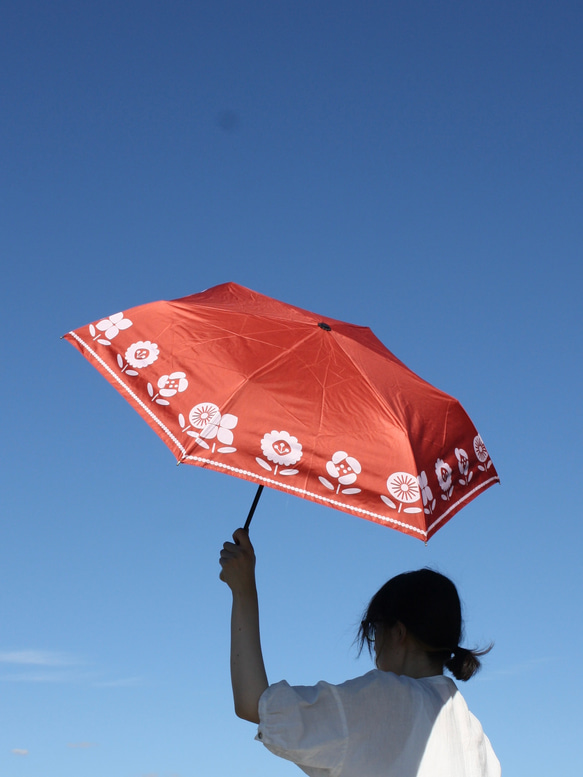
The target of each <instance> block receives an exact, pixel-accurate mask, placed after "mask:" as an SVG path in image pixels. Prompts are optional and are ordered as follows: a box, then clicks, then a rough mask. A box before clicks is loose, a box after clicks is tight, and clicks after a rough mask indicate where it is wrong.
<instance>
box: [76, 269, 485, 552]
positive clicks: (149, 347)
mask: <svg viewBox="0 0 583 777" xmlns="http://www.w3.org/2000/svg"><path fill="white" fill-rule="evenodd" d="M65 338H66V339H67V340H69V342H70V343H72V344H73V345H74V346H76V347H77V348H78V349H79V350H80V351H81V353H82V354H83V355H84V356H85V357H86V358H87V359H88V360H89V361H90V362H91V363H92V364H93V365H94V366H95V367H96V368H97V369H98V370H99V371H100V372H101V374H102V375H103V376H104V377H105V378H106V379H107V380H108V381H109V382H110V383H111V384H112V386H114V388H116V389H117V390H118V391H119V392H120V393H121V394H122V395H123V396H124V397H125V398H126V399H127V400H128V402H129V403H130V404H131V405H132V406H133V407H134V408H135V409H136V410H137V411H138V413H139V414H140V415H141V416H142V418H143V419H144V420H145V421H146V422H147V423H148V424H149V425H150V426H151V427H152V429H153V430H154V431H155V432H156V434H158V436H159V437H160V438H161V439H162V440H163V441H164V442H165V443H166V445H167V446H168V447H169V448H170V449H171V450H172V452H173V453H174V455H175V456H176V458H177V459H178V461H179V462H185V463H188V464H196V465H197V466H201V467H210V468H212V469H215V470H218V471H221V472H225V473H228V474H230V475H235V476H237V477H240V478H245V479H247V480H250V481H253V482H255V483H257V484H260V485H266V486H269V487H271V488H276V489H280V490H281V491H286V492H288V493H291V494H295V495H296V496H300V497H303V498H306V499H310V500H313V501H314V502H318V503H320V504H324V505H328V506H330V507H334V508H336V509H338V510H342V511H344V512H347V513H351V514H353V515H357V516H360V517H361V518H366V519H368V520H371V521H375V522H376V523H379V524H382V525H385V526H390V527H392V528H394V529H398V530H400V531H403V532H405V533H407V534H410V535H412V536H414V537H418V538H419V539H422V540H427V539H428V538H429V537H431V535H432V534H434V533H435V532H436V531H437V530H438V529H439V528H440V527H441V526H443V525H444V524H445V523H446V522H447V521H448V520H449V519H450V518H451V517H452V516H453V515H454V514H455V513H456V512H457V511H458V510H460V508H461V507H463V506H464V505H465V504H467V503H468V502H469V501H470V500H472V499H473V498H474V497H476V496H477V495H478V494H479V493H480V492H481V491H483V490H484V489H485V488H488V487H489V486H491V485H493V484H494V483H496V482H497V481H498V480H499V478H498V475H497V473H496V470H495V468H494V466H493V465H492V461H491V459H490V457H489V455H488V451H487V449H486V446H485V445H484V442H483V440H482V438H481V436H480V435H479V434H478V432H477V431H476V429H475V427H474V425H473V424H472V422H471V420H470V419H469V417H468V415H467V414H466V412H465V411H464V409H463V408H462V406H461V405H460V404H459V402H458V401H457V400H455V399H454V398H453V397H451V396H449V395H447V394H445V393H443V392H442V391H439V390H438V389H436V388H434V387H433V386H431V385H430V384H429V383H427V382H426V381H424V380H422V379H421V378H420V377H419V376H418V375H416V374H415V373H413V372H412V371H411V370H410V369H408V367H406V366H405V365H404V364H403V363H402V362H401V361H399V359H397V358H396V357H395V356H394V355H393V354H392V353H391V352H390V351H389V350H387V348H385V346H384V345H383V344H382V343H381V342H380V340H378V339H377V338H376V337H375V335H374V334H373V333H372V331H371V330H370V329H368V328H366V327H361V326H355V325H353V324H348V323H344V322H342V321H337V320H335V319H332V318H327V317H325V316H319V315H316V314H315V313H311V312H309V311H307V310H303V309H301V308H298V307H294V306H293V305H289V304H286V303H284V302H280V301H278V300H275V299H272V298H270V297H266V296H264V295H262V294H258V293H257V292H254V291H251V290H250V289H246V288H244V287H242V286H239V285H237V284H235V283H225V284H222V285H220V286H215V287H213V288H211V289H208V290H206V291H203V292H201V293H200V294H193V295H191V296H189V297H183V298H182V299H177V300H173V301H170V302H168V301H160V302H152V303H149V304H146V305H141V306H138V307H135V308H132V309H130V310H126V311H123V312H119V313H116V314H114V315H112V316H109V317H107V318H104V319H101V320H99V321H96V322H94V323H92V324H89V325H88V326H84V327H82V328H80V329H77V330H75V331H71V332H69V333H68V334H66V335H65Z"/></svg>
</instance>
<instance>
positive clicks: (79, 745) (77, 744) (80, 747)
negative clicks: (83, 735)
mask: <svg viewBox="0 0 583 777" xmlns="http://www.w3.org/2000/svg"><path fill="white" fill-rule="evenodd" d="M67 747H71V748H73V749H78V750H86V749H87V748H89V747H97V745H96V743H95V742H69V744H68V745H67Z"/></svg>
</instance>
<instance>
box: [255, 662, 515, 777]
mask: <svg viewBox="0 0 583 777" xmlns="http://www.w3.org/2000/svg"><path fill="white" fill-rule="evenodd" d="M259 718H260V723H259V728H258V733H257V737H256V739H258V740H259V741H261V742H263V744H264V745H265V746H266V747H267V748H268V749H269V750H271V752H272V753H275V754H276V755H279V756H281V757H282V758H287V759H288V760H290V761H293V762H294V763H295V764H297V765H298V766H299V767H300V768H301V769H303V770H304V772H305V773H306V774H308V775H310V777H499V776H500V773H501V772H500V763H499V761H498V759H497V758H496V755H495V754H494V751H493V749H492V746H491V745H490V742H489V740H488V738H487V736H486V735H485V734H484V732H483V730H482V726H481V725H480V723H479V721H478V720H477V718H475V717H474V716H473V715H472V713H471V712H470V711H469V710H468V707H467V704H466V702H465V700H464V698H463V696H462V695H461V693H460V692H459V691H458V689H457V687H456V685H455V683H454V682H453V680H450V679H449V678H448V677H444V676H442V675H439V676H436V677H426V678H422V679H420V680H415V679H413V678H411V677H405V676H399V675H395V674H393V673H392V672H382V671H380V670H378V669H374V670H372V671H371V672H368V673H367V674H365V675H364V676H363V677H357V678H355V679H354V680H348V681H347V682H345V683H342V685H331V684H330V683H326V682H319V683H318V684H317V685H315V686H312V687H307V686H295V687H292V686H290V685H288V683H286V682H285V681H282V682H280V683H276V684H275V685H270V686H269V688H267V689H266V691H265V692H264V693H263V695H262V696H261V699H260V700H259Z"/></svg>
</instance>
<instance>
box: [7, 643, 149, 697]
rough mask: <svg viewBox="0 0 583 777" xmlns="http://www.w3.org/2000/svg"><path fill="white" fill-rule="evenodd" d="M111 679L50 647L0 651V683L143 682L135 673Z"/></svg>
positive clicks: (106, 684) (118, 685) (103, 685)
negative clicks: (46, 648) (47, 648)
mask: <svg viewBox="0 0 583 777" xmlns="http://www.w3.org/2000/svg"><path fill="white" fill-rule="evenodd" d="M108 674H109V677H110V678H111V674H112V673H111V672H107V673H106V672H104V671H103V669H98V668H97V667H95V666H92V665H91V663H90V662H87V661H86V660H84V659H82V658H79V657H78V656H75V655H72V654H71V653H64V652H57V651H51V650H31V649H25V650H3V651H0V682H3V683H85V684H88V685H93V686H94V687H100V688H131V687H135V686H138V685H143V683H144V680H143V678H142V677H137V676H135V675H132V676H129V677H128V676H126V677H121V678H118V679H109V678H108V677H107V675H108Z"/></svg>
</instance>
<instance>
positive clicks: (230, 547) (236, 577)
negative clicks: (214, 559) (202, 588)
mask: <svg viewBox="0 0 583 777" xmlns="http://www.w3.org/2000/svg"><path fill="white" fill-rule="evenodd" d="M219 564H220V565H221V573H220V575H219V577H220V579H221V580H222V581H223V582H224V583H226V584H227V585H228V586H229V588H230V589H231V591H233V593H235V592H245V591H255V551H254V550H253V545H252V544H251V540H250V539H249V533H248V532H247V531H245V529H237V531H236V532H235V533H234V534H233V542H225V544H224V545H223V549H222V550H221V554H220V559H219Z"/></svg>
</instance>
